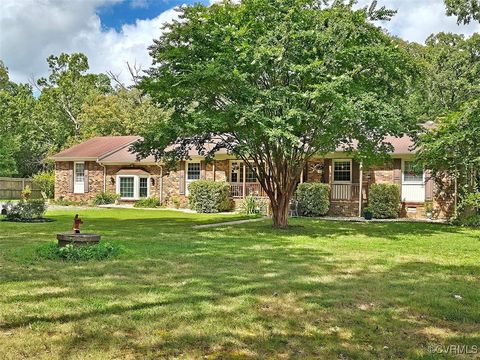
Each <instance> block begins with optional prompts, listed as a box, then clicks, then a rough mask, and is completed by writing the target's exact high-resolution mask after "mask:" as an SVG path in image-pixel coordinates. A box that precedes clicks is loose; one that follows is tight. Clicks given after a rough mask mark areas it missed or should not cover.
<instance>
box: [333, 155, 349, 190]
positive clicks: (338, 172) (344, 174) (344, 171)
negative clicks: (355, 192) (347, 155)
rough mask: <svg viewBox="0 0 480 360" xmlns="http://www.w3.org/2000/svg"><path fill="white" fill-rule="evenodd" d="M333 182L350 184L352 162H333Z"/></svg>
mask: <svg viewBox="0 0 480 360" xmlns="http://www.w3.org/2000/svg"><path fill="white" fill-rule="evenodd" d="M333 182H334V183H344V184H350V183H351V182H352V160H351V159H346V160H344V159H338V160H333Z"/></svg>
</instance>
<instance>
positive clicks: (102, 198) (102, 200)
mask: <svg viewBox="0 0 480 360" xmlns="http://www.w3.org/2000/svg"><path fill="white" fill-rule="evenodd" d="M118 199H120V195H117V194H114V193H111V192H108V191H102V192H101V193H98V194H97V195H96V196H95V198H94V199H93V205H106V204H114V203H115V201H117V200H118Z"/></svg>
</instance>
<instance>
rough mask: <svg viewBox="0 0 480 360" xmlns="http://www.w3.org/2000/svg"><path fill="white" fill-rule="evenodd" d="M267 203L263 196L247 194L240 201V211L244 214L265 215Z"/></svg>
mask: <svg viewBox="0 0 480 360" xmlns="http://www.w3.org/2000/svg"><path fill="white" fill-rule="evenodd" d="M267 208H268V204H267V201H266V200H265V199H264V198H261V197H258V196H253V195H247V196H246V197H245V199H243V200H242V202H241V203H240V213H241V214H246V215H253V214H260V215H266V213H267Z"/></svg>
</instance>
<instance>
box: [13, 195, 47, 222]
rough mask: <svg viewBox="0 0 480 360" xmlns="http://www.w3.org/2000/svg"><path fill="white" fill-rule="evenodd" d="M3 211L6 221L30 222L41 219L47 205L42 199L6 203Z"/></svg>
mask: <svg viewBox="0 0 480 360" xmlns="http://www.w3.org/2000/svg"><path fill="white" fill-rule="evenodd" d="M4 209H5V210H6V219H7V220H9V221H31V220H36V219H42V218H43V215H44V214H45V211H47V204H46V202H45V200H44V199H29V200H20V201H19V202H16V203H11V202H10V203H7V204H6V205H4Z"/></svg>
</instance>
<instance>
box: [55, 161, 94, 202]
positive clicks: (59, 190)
mask: <svg viewBox="0 0 480 360" xmlns="http://www.w3.org/2000/svg"><path fill="white" fill-rule="evenodd" d="M70 164H72V165H70ZM85 168H86V169H88V184H89V191H88V192H87V193H84V194H74V193H73V192H72V191H71V188H70V187H71V185H70V184H71V181H73V162H68V161H59V162H56V163H55V200H58V199H60V198H63V199H64V200H68V201H79V202H80V201H83V202H87V201H90V200H92V199H93V198H94V197H95V195H96V194H97V193H99V192H101V191H102V190H103V168H102V167H101V166H100V165H99V164H97V163H96V162H94V161H86V162H85Z"/></svg>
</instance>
